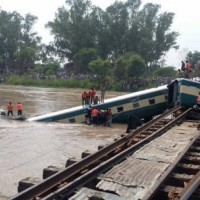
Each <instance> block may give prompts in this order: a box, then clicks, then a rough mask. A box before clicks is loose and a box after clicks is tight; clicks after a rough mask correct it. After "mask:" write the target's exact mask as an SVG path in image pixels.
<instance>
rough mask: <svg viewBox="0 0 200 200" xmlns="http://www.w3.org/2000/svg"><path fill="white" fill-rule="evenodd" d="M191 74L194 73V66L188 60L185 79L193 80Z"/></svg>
mask: <svg viewBox="0 0 200 200" xmlns="http://www.w3.org/2000/svg"><path fill="white" fill-rule="evenodd" d="M191 72H192V65H191V64H190V63H189V61H188V60H186V74H185V75H186V77H185V78H188V79H190V78H191Z"/></svg>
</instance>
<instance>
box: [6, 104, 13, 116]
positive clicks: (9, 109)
mask: <svg viewBox="0 0 200 200" xmlns="http://www.w3.org/2000/svg"><path fill="white" fill-rule="evenodd" d="M7 109H8V113H7V116H9V115H10V114H11V115H13V105H12V103H11V102H9V104H8V105H7Z"/></svg>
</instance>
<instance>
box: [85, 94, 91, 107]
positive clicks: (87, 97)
mask: <svg viewBox="0 0 200 200" xmlns="http://www.w3.org/2000/svg"><path fill="white" fill-rule="evenodd" d="M90 98H91V92H90V91H89V92H86V100H85V104H86V105H90Z"/></svg>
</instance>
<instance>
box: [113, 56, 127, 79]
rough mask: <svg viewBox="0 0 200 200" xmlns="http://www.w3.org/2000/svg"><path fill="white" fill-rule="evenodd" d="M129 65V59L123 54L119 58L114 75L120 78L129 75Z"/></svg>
mask: <svg viewBox="0 0 200 200" xmlns="http://www.w3.org/2000/svg"><path fill="white" fill-rule="evenodd" d="M127 65H128V60H127V59H125V57H123V56H121V57H119V58H118V59H117V61H116V67H115V69H114V75H115V77H117V79H118V80H123V79H124V78H125V77H126V76H127V74H126V71H127Z"/></svg>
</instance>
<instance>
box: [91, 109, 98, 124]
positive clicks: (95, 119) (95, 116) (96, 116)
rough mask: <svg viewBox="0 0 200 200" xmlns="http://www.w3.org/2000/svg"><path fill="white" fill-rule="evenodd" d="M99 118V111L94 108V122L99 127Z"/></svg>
mask: <svg viewBox="0 0 200 200" xmlns="http://www.w3.org/2000/svg"><path fill="white" fill-rule="evenodd" d="M98 118H99V110H98V109H96V108H93V109H92V121H93V124H95V125H97V123H98Z"/></svg>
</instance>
